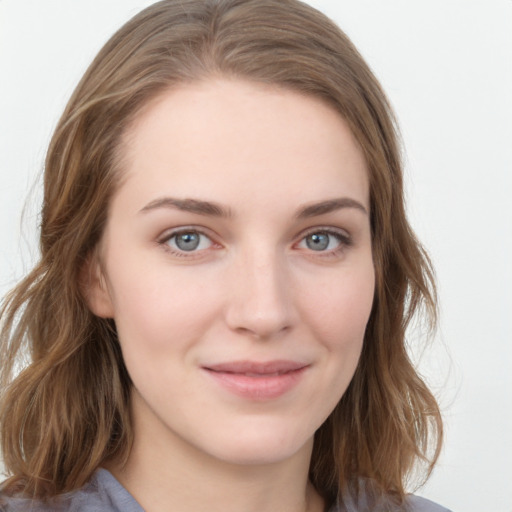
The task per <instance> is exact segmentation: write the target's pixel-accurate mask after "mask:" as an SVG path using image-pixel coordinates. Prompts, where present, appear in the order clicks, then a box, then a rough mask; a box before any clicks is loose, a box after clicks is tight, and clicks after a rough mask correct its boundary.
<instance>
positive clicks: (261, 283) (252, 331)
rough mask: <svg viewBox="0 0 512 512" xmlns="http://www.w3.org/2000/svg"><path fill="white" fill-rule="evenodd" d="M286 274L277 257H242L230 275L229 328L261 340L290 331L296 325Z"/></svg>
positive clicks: (291, 294)
mask: <svg viewBox="0 0 512 512" xmlns="http://www.w3.org/2000/svg"><path fill="white" fill-rule="evenodd" d="M288 274H289V273H288V271H287V268H286V265H285V264H284V263H283V262H280V261H279V257H278V256H277V255H274V254H265V255H259V256H258V255H256V254H253V255H251V256H249V257H245V258H241V261H240V262H239V263H238V264H237V265H235V270H234V272H233V274H232V275H231V276H230V281H231V286H230V290H231V294H230V298H229V301H228V304H227V311H226V322H227V324H228V326H229V328H230V329H232V330H234V331H237V332H239V333H242V334H247V335H249V336H252V337H253V338H257V339H261V340H264V339H270V338H273V337H276V336H278V335H280V334H283V333H284V332H285V331H289V330H290V329H291V328H292V327H293V325H294V323H295V311H294V307H293V293H292V288H291V283H290V279H289V275H288Z"/></svg>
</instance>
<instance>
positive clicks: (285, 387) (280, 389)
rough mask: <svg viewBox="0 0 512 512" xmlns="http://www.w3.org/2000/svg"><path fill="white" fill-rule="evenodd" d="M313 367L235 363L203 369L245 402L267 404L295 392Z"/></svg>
mask: <svg viewBox="0 0 512 512" xmlns="http://www.w3.org/2000/svg"><path fill="white" fill-rule="evenodd" d="M308 367H309V365H308V364H304V363H300V362H297V361H269V362H255V361H233V362H228V363H221V364H215V365H209V366H203V367H202V369H203V370H204V371H205V372H206V373H207V374H208V375H209V376H210V377H211V378H213V379H214V380H215V381H216V382H217V383H218V384H219V385H220V386H221V387H222V388H224V389H225V390H227V391H228V392H230V393H233V394H235V395H238V396H241V397H243V398H247V399H251V400H256V401H264V400H271V399H276V398H278V397H280V396H283V395H285V394H286V393H288V392H289V391H291V390H292V389H293V388H294V387H295V386H296V385H297V384H298V383H299V382H300V380H301V378H302V376H303V374H304V373H305V371H306V370H307V368H308Z"/></svg>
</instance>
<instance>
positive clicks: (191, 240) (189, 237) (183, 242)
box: [161, 229, 213, 253]
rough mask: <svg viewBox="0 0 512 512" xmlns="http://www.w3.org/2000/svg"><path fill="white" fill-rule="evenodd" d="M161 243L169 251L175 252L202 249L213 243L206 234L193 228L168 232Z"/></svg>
mask: <svg viewBox="0 0 512 512" xmlns="http://www.w3.org/2000/svg"><path fill="white" fill-rule="evenodd" d="M161 243H162V244H165V245H167V246H168V247H169V249H170V250H171V251H173V252H176V253H187V252H197V251H202V250H205V249H209V248H210V247H211V246H212V245H213V242H212V240H211V239H210V238H209V237H208V236H206V235H205V234H204V233H201V232H199V231H197V230H193V229H187V230H181V231H177V232H174V233H170V234H169V235H168V236H167V237H166V238H165V239H164V240H162V242H161Z"/></svg>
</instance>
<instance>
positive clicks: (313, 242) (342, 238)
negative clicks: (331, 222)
mask: <svg viewBox="0 0 512 512" xmlns="http://www.w3.org/2000/svg"><path fill="white" fill-rule="evenodd" d="M348 244H349V237H348V236H346V235H342V234H341V233H337V232H332V231H314V232H311V233H309V234H308V235H306V236H305V237H304V238H303V239H302V240H301V241H300V243H299V245H298V247H299V248H301V249H309V250H311V251H316V252H328V251H335V250H336V249H339V248H340V247H342V246H344V245H348Z"/></svg>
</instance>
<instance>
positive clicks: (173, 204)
mask: <svg viewBox="0 0 512 512" xmlns="http://www.w3.org/2000/svg"><path fill="white" fill-rule="evenodd" d="M159 208H171V209H175V210H181V211H184V212H190V213H195V214H198V215H206V216H211V217H222V218H228V217H231V216H232V214H231V210H230V209H229V208H226V207H224V206H222V205H220V204H218V203H215V202H212V201H202V200H199V199H178V198H175V197H161V198H159V199H155V200H154V201H151V202H150V203H148V204H147V205H146V206H144V208H142V210H140V212H141V213H145V212H148V211H152V210H156V209H159ZM343 208H355V209H357V210H359V211H361V212H363V213H365V214H366V215H368V212H367V210H366V208H365V207H364V206H363V205H362V204H361V203H360V202H359V201H356V200H355V199H352V198H350V197H339V198H335V199H328V200H326V201H320V202H318V203H313V204H309V205H307V206H305V207H303V208H301V209H299V211H298V212H297V214H296V218H298V219H308V218H311V217H317V216H320V215H325V214H327V213H331V212H334V211H336V210H341V209H343Z"/></svg>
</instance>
